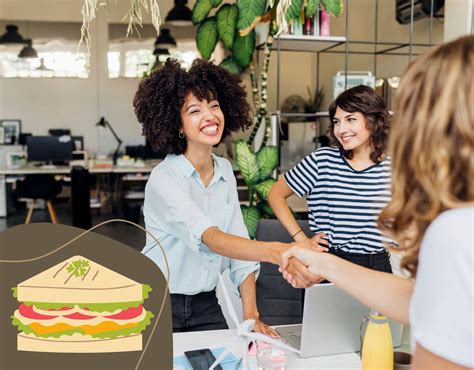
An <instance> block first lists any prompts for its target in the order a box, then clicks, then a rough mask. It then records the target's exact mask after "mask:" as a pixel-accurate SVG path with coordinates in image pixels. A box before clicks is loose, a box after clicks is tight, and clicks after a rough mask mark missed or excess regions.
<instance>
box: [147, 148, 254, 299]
mask: <svg viewBox="0 0 474 370" xmlns="http://www.w3.org/2000/svg"><path fill="white" fill-rule="evenodd" d="M212 159H213V161H214V175H213V177H212V179H211V182H210V183H209V186H208V187H207V188H206V187H205V186H204V184H203V183H202V181H201V178H200V176H199V173H198V172H197V171H196V169H195V168H194V166H193V165H192V164H191V162H189V161H188V159H187V158H186V157H185V156H184V155H172V154H170V155H168V156H167V157H166V158H165V160H164V161H163V162H161V163H160V164H159V165H158V166H156V167H155V168H154V169H153V171H152V172H151V175H150V178H149V180H148V182H147V184H146V187H145V205H144V215H145V226H146V229H147V230H148V231H150V232H151V233H152V234H153V235H154V236H155V237H156V238H157V239H158V240H159V242H160V244H161V245H162V247H163V248H164V250H165V252H166V257H167V259H168V263H169V267H170V275H171V276H170V281H169V288H170V292H171V293H172V294H187V295H193V294H198V293H201V292H208V291H211V290H213V289H214V288H215V287H216V286H217V283H218V279H219V274H220V273H221V272H222V271H224V270H226V269H227V268H230V278H231V280H232V283H233V284H234V287H235V288H236V289H235V291H236V293H237V294H238V287H239V286H240V284H241V283H242V282H243V281H244V280H245V279H246V278H247V276H248V275H249V274H250V273H252V272H255V273H256V274H258V272H259V270H260V264H259V263H257V262H248V261H240V260H236V259H232V258H228V257H223V256H221V255H218V254H216V253H214V252H213V251H212V250H211V249H209V248H208V247H207V246H206V245H205V244H204V243H203V242H202V239H201V237H202V234H203V233H204V231H205V230H206V229H208V228H210V227H213V226H217V227H218V228H219V229H220V230H221V231H223V232H226V233H230V234H233V235H238V236H241V237H244V238H247V239H248V232H247V229H246V227H245V224H244V220H243V217H242V212H241V211H240V205H239V199H238V195H237V184H236V180H235V177H234V173H233V171H232V166H231V164H230V162H229V161H228V160H226V159H224V158H220V157H217V156H215V155H212ZM142 253H143V254H145V255H146V256H148V257H149V258H150V259H152V260H153V261H154V262H155V263H156V264H157V265H158V267H159V268H160V269H161V271H162V272H163V274H164V275H165V276H166V275H167V270H166V264H165V261H164V257H163V253H162V252H161V249H160V248H159V246H157V245H156V242H155V241H154V240H153V239H152V238H151V237H150V236H148V235H147V239H146V245H145V248H143V251H142Z"/></svg>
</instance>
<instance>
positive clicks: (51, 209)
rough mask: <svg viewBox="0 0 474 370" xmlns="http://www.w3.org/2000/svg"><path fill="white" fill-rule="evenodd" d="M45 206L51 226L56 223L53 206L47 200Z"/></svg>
mask: <svg viewBox="0 0 474 370" xmlns="http://www.w3.org/2000/svg"><path fill="white" fill-rule="evenodd" d="M46 205H47V206H48V212H49V217H51V221H52V223H53V224H57V223H58V216H57V215H56V212H55V211H54V208H53V205H52V204H51V201H50V200H48V201H47V202H46Z"/></svg>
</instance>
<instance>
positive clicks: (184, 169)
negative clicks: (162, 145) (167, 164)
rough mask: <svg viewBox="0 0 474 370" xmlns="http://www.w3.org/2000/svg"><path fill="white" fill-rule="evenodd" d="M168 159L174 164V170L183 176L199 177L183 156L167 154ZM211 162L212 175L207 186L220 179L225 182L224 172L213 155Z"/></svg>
mask: <svg viewBox="0 0 474 370" xmlns="http://www.w3.org/2000/svg"><path fill="white" fill-rule="evenodd" d="M167 157H169V159H170V160H171V161H173V162H174V164H175V165H176V168H178V170H179V171H181V173H182V174H183V175H184V176H185V177H191V176H199V173H198V172H197V170H196V169H195V168H194V166H193V164H192V163H191V162H190V161H189V160H188V159H187V158H186V157H185V156H184V154H180V155H175V154H168V156H167ZM211 157H212V162H213V163H214V175H213V176H212V180H211V183H210V184H209V186H211V185H212V184H214V183H215V182H217V181H218V180H220V179H222V180H224V181H227V179H226V177H225V176H224V172H223V169H222V166H221V164H220V163H219V161H218V160H217V157H216V155H215V154H214V153H212V154H211Z"/></svg>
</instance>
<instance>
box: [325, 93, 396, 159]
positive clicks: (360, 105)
mask: <svg viewBox="0 0 474 370" xmlns="http://www.w3.org/2000/svg"><path fill="white" fill-rule="evenodd" d="M338 107H339V108H340V109H342V110H343V111H346V112H349V113H354V112H360V113H362V114H363V115H364V118H365V121H366V123H367V129H368V130H369V131H370V140H369V145H370V148H371V152H370V159H371V160H372V162H374V163H380V162H382V161H383V159H384V157H385V153H386V150H387V144H388V134H389V131H390V115H389V113H388V110H387V105H386V104H385V101H384V100H383V99H382V97H381V96H380V95H379V94H377V93H376V92H375V90H374V89H372V88H371V87H368V86H364V85H359V86H356V87H353V88H351V89H348V90H346V91H344V92H342V93H341V94H339V95H338V97H337V98H336V99H335V100H334V101H333V102H332V103H331V105H330V106H329V120H330V126H329V139H330V141H331V144H332V145H334V146H337V147H339V148H341V150H343V153H344V157H346V158H348V159H352V157H353V156H354V153H353V152H352V150H344V149H343V148H342V145H341V143H340V142H339V141H338V140H337V139H336V137H335V136H334V121H333V120H334V115H335V114H336V110H337V108H338Z"/></svg>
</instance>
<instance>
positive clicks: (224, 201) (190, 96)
mask: <svg viewBox="0 0 474 370" xmlns="http://www.w3.org/2000/svg"><path fill="white" fill-rule="evenodd" d="M240 83H241V80H240V78H239V77H238V76H236V75H233V74H231V73H229V72H228V71H226V70H225V69H223V68H221V67H218V66H216V65H214V64H213V63H211V62H208V61H205V60H200V59H198V60H195V61H194V63H193V64H192V66H191V69H190V70H189V71H185V70H184V69H182V68H181V67H180V65H179V64H178V62H176V61H173V60H171V59H168V61H167V62H166V63H165V65H164V66H163V67H162V68H161V69H160V70H158V71H156V72H154V73H153V74H152V75H151V76H150V77H149V78H147V79H145V80H144V81H142V82H141V84H140V86H139V88H138V91H137V93H136V95H135V98H134V101H133V105H134V107H135V113H136V115H137V118H138V121H139V122H140V123H141V124H142V126H143V134H144V135H145V136H146V138H147V140H148V141H149V142H150V144H151V145H152V147H153V148H154V149H155V150H157V151H160V152H164V153H166V154H167V156H166V158H165V159H164V160H163V161H162V162H161V163H160V164H159V165H158V166H156V167H155V168H154V169H153V171H152V173H151V175H150V179H149V180H148V183H147V185H146V188H145V205H144V215H145V224H146V228H147V230H149V231H150V232H151V233H153V234H154V235H155V236H156V237H157V238H158V239H159V240H160V243H161V244H162V246H163V247H164V249H165V251H166V255H167V259H168V261H169V266H170V273H171V274H170V275H171V277H170V281H169V288H170V293H171V304H172V312H173V329H174V331H196V330H213V329H223V328H227V324H226V321H225V318H224V316H223V314H222V311H221V308H220V306H219V304H218V302H217V298H216V294H215V288H216V286H217V283H218V278H219V274H220V273H221V272H223V271H224V270H226V269H228V268H229V269H230V278H231V280H232V283H233V285H234V286H235V291H236V293H237V294H238V293H240V295H241V298H242V306H243V316H244V319H254V320H255V321H256V324H255V327H254V330H256V331H259V332H263V333H265V334H270V335H276V332H275V331H274V330H273V329H272V328H270V327H268V326H267V325H265V324H264V323H262V322H261V321H260V320H259V313H258V310H257V306H256V296H255V279H256V276H257V274H258V272H259V269H260V265H259V263H257V262H252V261H265V262H272V263H275V264H277V263H279V261H280V258H281V254H282V253H283V252H284V251H285V250H286V249H287V248H288V246H289V245H287V244H284V243H278V242H266V243H265V242H258V241H252V240H249V238H248V232H247V229H246V227H245V224H244V221H243V217H242V213H241V211H240V205H239V199H238V196H237V186H236V180H235V177H234V173H233V170H232V166H231V164H230V162H229V161H228V160H226V159H224V158H220V157H218V156H216V155H214V154H213V153H212V148H213V147H214V146H215V145H217V144H219V142H220V141H221V140H222V138H223V136H224V135H226V134H228V133H230V132H232V131H238V130H244V129H246V128H247V127H249V125H250V123H251V117H250V107H249V105H248V103H247V100H246V92H245V90H244V89H243V88H242V87H241V86H240ZM143 253H144V254H145V255H147V256H148V257H149V258H151V259H152V260H153V261H155V263H156V264H157V265H158V266H159V267H160V268H161V270H162V271H163V272H166V271H167V269H166V265H165V261H164V259H163V257H162V255H161V252H160V249H159V248H157V246H156V245H155V243H154V241H153V240H152V239H151V238H148V239H147V242H146V246H145V248H144V249H143Z"/></svg>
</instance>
